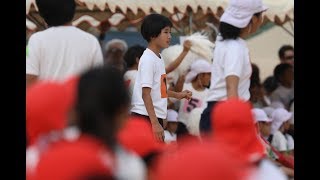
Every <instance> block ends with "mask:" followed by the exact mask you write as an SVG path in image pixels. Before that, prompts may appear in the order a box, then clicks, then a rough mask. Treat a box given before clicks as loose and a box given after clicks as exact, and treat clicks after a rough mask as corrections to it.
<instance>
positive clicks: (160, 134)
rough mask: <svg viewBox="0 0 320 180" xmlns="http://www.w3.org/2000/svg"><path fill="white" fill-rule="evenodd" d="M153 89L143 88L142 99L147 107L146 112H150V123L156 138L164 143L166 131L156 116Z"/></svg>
mask: <svg viewBox="0 0 320 180" xmlns="http://www.w3.org/2000/svg"><path fill="white" fill-rule="evenodd" d="M150 93H151V88H149V87H143V88H142V99H143V102H144V105H145V106H146V110H147V112H148V115H149V118H150V121H151V126H152V131H153V134H154V136H155V138H156V139H157V140H158V141H160V142H163V141H164V130H163V128H162V126H161V125H160V123H159V122H158V118H157V116H156V113H155V111H154V106H153V102H152V98H151V95H150Z"/></svg>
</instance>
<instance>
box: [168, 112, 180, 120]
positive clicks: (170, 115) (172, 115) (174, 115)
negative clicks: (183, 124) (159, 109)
mask: <svg viewBox="0 0 320 180" xmlns="http://www.w3.org/2000/svg"><path fill="white" fill-rule="evenodd" d="M167 121H168V122H178V113H177V111H175V110H172V109H168V113H167Z"/></svg>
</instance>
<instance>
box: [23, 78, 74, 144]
mask: <svg viewBox="0 0 320 180" xmlns="http://www.w3.org/2000/svg"><path fill="white" fill-rule="evenodd" d="M72 105H73V93H72V92H69V91H68V89H67V88H66V87H65V86H64V85H63V84H61V83H58V82H53V81H39V82H37V83H35V84H34V85H32V86H30V87H28V88H27V92H26V128H27V129H26V130H27V139H28V142H29V144H33V143H34V142H35V141H36V140H37V138H39V137H40V136H41V135H47V134H49V133H50V132H51V131H59V130H62V129H63V128H65V127H66V125H67V114H68V112H69V110H70V109H71V107H72Z"/></svg>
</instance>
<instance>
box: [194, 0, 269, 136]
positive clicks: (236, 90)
mask: <svg viewBox="0 0 320 180" xmlns="http://www.w3.org/2000/svg"><path fill="white" fill-rule="evenodd" d="M267 9H268V8H267V7H265V6H264V5H263V4H262V1H261V0H245V1H239V0H231V1H230V2H229V6H228V8H226V10H225V11H224V13H223V15H222V16H221V18H220V26H219V31H220V34H219V35H218V37H217V40H216V43H215V45H216V46H215V49H214V52H213V53H214V54H213V59H214V61H213V64H212V69H211V84H210V89H209V92H208V98H207V102H208V106H207V108H206V109H205V110H204V111H203V113H202V115H201V120H200V130H201V132H202V133H204V134H205V133H208V132H210V131H211V129H212V127H211V123H210V114H211V112H212V109H213V107H214V105H215V104H216V102H218V101H224V100H227V99H229V98H240V99H242V100H245V101H248V100H249V99H250V92H249V86H250V76H251V72H252V70H251V61H250V55H249V49H248V47H247V43H246V42H245V40H244V38H246V37H248V36H249V35H250V34H252V33H254V32H256V31H257V29H258V28H259V27H260V25H261V23H262V20H263V16H262V13H263V12H264V11H266V10H267Z"/></svg>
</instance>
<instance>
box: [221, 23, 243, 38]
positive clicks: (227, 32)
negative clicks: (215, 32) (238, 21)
mask: <svg viewBox="0 0 320 180" xmlns="http://www.w3.org/2000/svg"><path fill="white" fill-rule="evenodd" d="M219 31H220V34H221V36H222V39H223V40H227V39H237V38H238V37H239V36H240V31H241V29H240V28H238V27H235V26H233V25H231V24H228V23H225V22H220V26H219Z"/></svg>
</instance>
